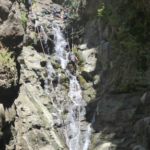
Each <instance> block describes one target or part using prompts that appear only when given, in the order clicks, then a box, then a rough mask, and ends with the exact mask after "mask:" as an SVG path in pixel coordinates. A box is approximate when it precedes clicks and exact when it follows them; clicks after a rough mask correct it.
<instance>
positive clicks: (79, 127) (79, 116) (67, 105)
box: [45, 25, 91, 150]
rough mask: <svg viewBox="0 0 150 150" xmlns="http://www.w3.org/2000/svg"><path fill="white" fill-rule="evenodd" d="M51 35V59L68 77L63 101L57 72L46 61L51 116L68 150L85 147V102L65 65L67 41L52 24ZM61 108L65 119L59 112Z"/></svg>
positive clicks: (88, 133)
mask: <svg viewBox="0 0 150 150" xmlns="http://www.w3.org/2000/svg"><path fill="white" fill-rule="evenodd" d="M52 29H53V34H54V44H55V53H54V59H55V60H56V61H57V62H59V63H60V66H61V68H62V69H63V70H64V72H65V74H66V75H67V76H68V78H69V80H70V81H69V82H70V83H69V93H68V95H66V98H65V100H62V99H61V86H60V83H59V80H60V77H61V75H60V74H57V73H56V72H55V70H54V69H53V66H52V64H51V62H50V61H49V60H47V74H48V75H47V78H46V81H45V90H46V92H47V93H48V95H49V96H50V98H51V100H52V103H53V107H54V112H53V117H54V118H55V121H56V122H57V124H58V125H59V126H62V128H61V131H62V133H63V135H64V136H65V140H66V144H67V146H68V148H69V150H87V149H88V146H89V144H90V136H91V128H90V124H87V123H86V122H85V114H86V110H85V106H86V103H85V101H84V100H83V98H82V91H81V88H80V85H79V82H78V80H77V78H76V76H74V75H72V74H71V73H70V71H69V70H67V69H66V66H67V64H68V62H69V59H68V56H69V53H68V52H67V51H66V50H65V48H66V45H67V42H66V41H65V38H64V36H63V33H62V32H61V30H60V28H59V27H57V26H56V25H54V26H53V27H52ZM56 78H57V80H58V83H57V86H55V87H54V85H53V81H54V80H55V79H56ZM64 110H65V118H63V117H62V113H63V112H64Z"/></svg>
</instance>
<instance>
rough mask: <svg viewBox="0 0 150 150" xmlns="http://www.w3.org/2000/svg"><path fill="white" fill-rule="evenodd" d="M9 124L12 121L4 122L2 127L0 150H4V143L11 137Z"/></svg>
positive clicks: (7, 142)
mask: <svg viewBox="0 0 150 150" xmlns="http://www.w3.org/2000/svg"><path fill="white" fill-rule="evenodd" d="M11 125H12V123H8V122H7V123H5V125H4V128H3V129H2V132H3V133H4V134H3V136H2V138H1V139H0V150H6V145H7V144H9V141H10V140H11V137H12V132H11Z"/></svg>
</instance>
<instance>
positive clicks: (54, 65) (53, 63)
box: [50, 57, 60, 69]
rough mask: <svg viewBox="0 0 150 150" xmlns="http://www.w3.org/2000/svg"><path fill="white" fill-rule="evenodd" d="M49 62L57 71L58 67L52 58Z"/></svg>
mask: <svg viewBox="0 0 150 150" xmlns="http://www.w3.org/2000/svg"><path fill="white" fill-rule="evenodd" d="M50 61H51V63H52V65H53V67H54V69H58V68H59V67H60V66H59V64H58V63H57V62H56V61H55V60H54V58H53V57H50Z"/></svg>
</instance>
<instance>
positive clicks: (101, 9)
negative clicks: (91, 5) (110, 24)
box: [97, 3, 105, 17]
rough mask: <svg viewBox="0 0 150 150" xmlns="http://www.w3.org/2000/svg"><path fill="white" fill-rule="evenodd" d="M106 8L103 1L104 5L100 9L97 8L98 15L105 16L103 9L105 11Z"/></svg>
mask: <svg viewBox="0 0 150 150" xmlns="http://www.w3.org/2000/svg"><path fill="white" fill-rule="evenodd" d="M104 9H105V6H104V3H103V4H102V7H101V8H99V9H97V16H98V17H101V16H103V11H104Z"/></svg>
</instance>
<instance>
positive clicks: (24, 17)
mask: <svg viewBox="0 0 150 150" xmlns="http://www.w3.org/2000/svg"><path fill="white" fill-rule="evenodd" d="M21 20H22V25H23V27H24V28H25V26H26V22H27V18H26V15H25V12H24V11H21Z"/></svg>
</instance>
